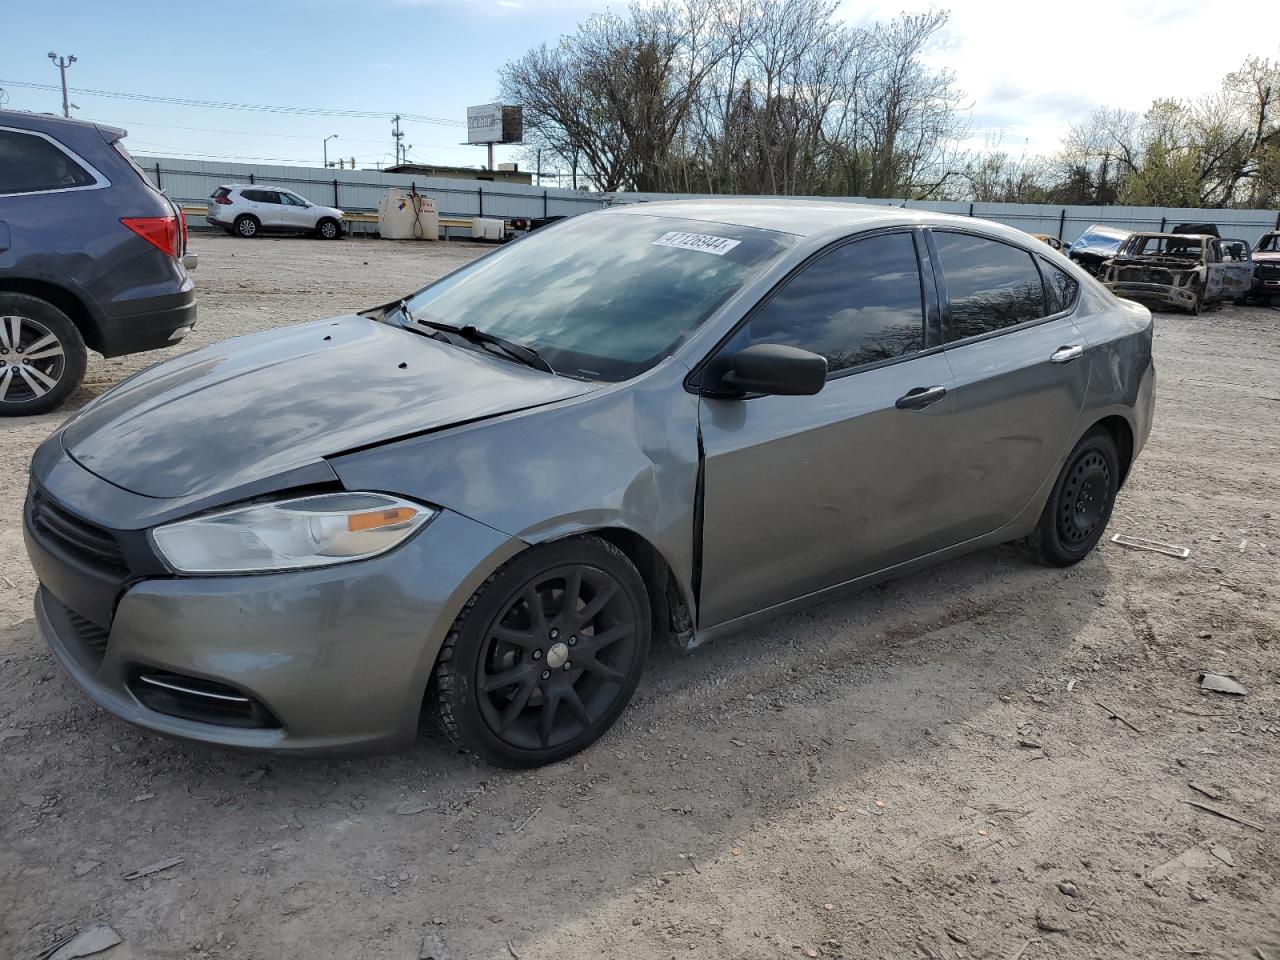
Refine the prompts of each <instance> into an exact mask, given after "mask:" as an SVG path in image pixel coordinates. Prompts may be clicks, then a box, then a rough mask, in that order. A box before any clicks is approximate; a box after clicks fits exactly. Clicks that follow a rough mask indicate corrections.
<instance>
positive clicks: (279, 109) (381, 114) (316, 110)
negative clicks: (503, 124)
mask: <svg viewBox="0 0 1280 960" xmlns="http://www.w3.org/2000/svg"><path fill="white" fill-rule="evenodd" d="M0 83H7V84H9V85H10V86H14V87H23V88H26V89H28V90H53V91H60V90H61V89H62V88H61V86H59V85H57V84H52V83H33V82H31V81H28V80H5V79H3V78H0ZM67 89H68V90H69V91H70V92H72V93H78V94H81V95H84V96H91V97H109V98H111V99H113V100H130V101H134V102H141V103H167V104H172V105H173V106H178V107H198V108H204V109H209V110H244V111H252V112H257V113H287V114H293V115H296V116H308V117H348V118H351V119H365V120H390V119H391V118H392V117H394V116H396V115H397V114H395V113H394V112H393V111H383V110H336V109H332V108H329V107H286V106H280V105H277V104H260V103H233V102H230V101H224V100H195V99H190V98H187V97H162V96H156V95H153V94H147V93H125V92H123V91H120V90H91V89H89V88H87V87H68V88H67ZM399 117H400V119H401V120H410V121H413V122H415V123H432V124H437V125H439V126H445V127H465V126H466V125H467V124H466V121H465V120H449V119H446V118H444V117H431V116H426V115H423V114H417V113H401V114H399Z"/></svg>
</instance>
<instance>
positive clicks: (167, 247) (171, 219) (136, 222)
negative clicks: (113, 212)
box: [120, 214, 182, 257]
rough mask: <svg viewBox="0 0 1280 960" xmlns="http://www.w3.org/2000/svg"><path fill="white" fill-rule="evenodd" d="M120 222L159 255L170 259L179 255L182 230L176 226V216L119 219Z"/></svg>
mask: <svg viewBox="0 0 1280 960" xmlns="http://www.w3.org/2000/svg"><path fill="white" fill-rule="evenodd" d="M120 222H121V223H123V224H124V225H125V226H126V227H128V228H129V229H130V230H132V231H133V232H134V233H136V234H137V235H138V236H140V237H141V238H142V239H143V240H145V241H147V243H149V244H151V245H152V246H153V247H155V248H156V249H157V250H159V251H160V252H161V253H165V254H167V255H169V256H171V257H177V256H178V255H179V254H180V253H181V251H180V250H179V248H178V243H179V241H180V239H181V235H182V228H181V227H179V226H178V218H177V217H176V216H174V215H172V214H170V215H169V216H167V217H121V218H120Z"/></svg>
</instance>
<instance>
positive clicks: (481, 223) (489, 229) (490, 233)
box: [471, 217, 507, 241]
mask: <svg viewBox="0 0 1280 960" xmlns="http://www.w3.org/2000/svg"><path fill="white" fill-rule="evenodd" d="M506 227H507V224H506V221H505V220H498V219H495V218H493V217H476V218H475V219H474V220H472V221H471V239H472V240H499V241H500V240H501V239H502V235H503V233H504V232H505V231H506Z"/></svg>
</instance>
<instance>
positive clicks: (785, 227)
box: [608, 197, 1029, 239]
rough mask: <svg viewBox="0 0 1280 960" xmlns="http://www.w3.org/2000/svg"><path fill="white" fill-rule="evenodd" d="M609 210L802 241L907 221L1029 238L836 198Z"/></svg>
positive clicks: (988, 224) (665, 203)
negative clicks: (748, 229) (773, 233)
mask: <svg viewBox="0 0 1280 960" xmlns="http://www.w3.org/2000/svg"><path fill="white" fill-rule="evenodd" d="M608 212H609V213H613V214H617V215H621V216H653V217H679V218H681V219H683V220H702V221H705V222H707V223H729V224H733V225H735V226H740V227H754V228H756V229H759V230H773V231H776V232H779V233H790V234H794V235H796V236H801V237H810V236H817V235H820V234H826V233H831V232H833V231H837V230H840V229H842V228H843V229H848V228H851V227H873V226H876V225H879V224H883V225H885V226H889V225H899V224H904V223H908V224H920V225H922V226H959V227H964V226H973V225H981V227H982V228H983V229H985V230H989V231H991V232H997V233H1000V234H1002V235H1011V236H1015V237H1021V238H1022V239H1029V236H1028V234H1026V233H1024V232H1023V231H1021V230H1014V229H1013V228H1012V227H1005V226H1003V225H1001V224H998V223H994V222H992V221H990V220H982V219H976V220H975V219H974V218H971V217H957V216H952V215H951V214H946V213H931V212H929V211H926V210H909V209H907V208H905V207H899V206H891V205H889V204H872V203H853V202H849V203H845V202H842V201H835V200H784V199H781V198H777V197H760V198H755V197H726V198H723V199H718V198H717V199H700V200H660V201H654V202H640V203H622V204H617V205H616V206H613V207H610V208H609V210H608Z"/></svg>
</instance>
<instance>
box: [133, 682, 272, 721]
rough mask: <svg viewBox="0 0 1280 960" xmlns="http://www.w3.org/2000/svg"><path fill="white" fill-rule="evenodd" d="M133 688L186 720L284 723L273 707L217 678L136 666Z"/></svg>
mask: <svg viewBox="0 0 1280 960" xmlns="http://www.w3.org/2000/svg"><path fill="white" fill-rule="evenodd" d="M129 690H130V691H131V692H132V693H133V695H134V696H135V697H137V698H138V701H139V702H140V703H141V704H142V705H143V706H145V707H147V708H148V709H151V710H154V711H156V712H157V713H163V714H166V715H168V716H171V717H179V718H181V719H183V720H194V721H196V722H197V723H212V724H217V725H218V726H223V727H252V728H258V729H274V728H277V727H279V726H280V721H278V720H277V719H276V718H275V717H274V716H273V715H272V714H271V711H269V710H268V709H267V708H266V707H264V706H263V705H262V704H261V703H259V702H258V701H257V700H255V699H253V697H250V696H249V695H247V694H245V693H244V692H242V691H240V690H237V689H236V688H235V687H233V686H231V685H229V684H226V683H219V682H218V681H216V680H206V679H205V678H203V677H189V676H186V675H184V674H180V673H171V672H169V671H168V670H157V669H153V668H151V667H135V668H134V669H133V670H131V671H130V675H129Z"/></svg>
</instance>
